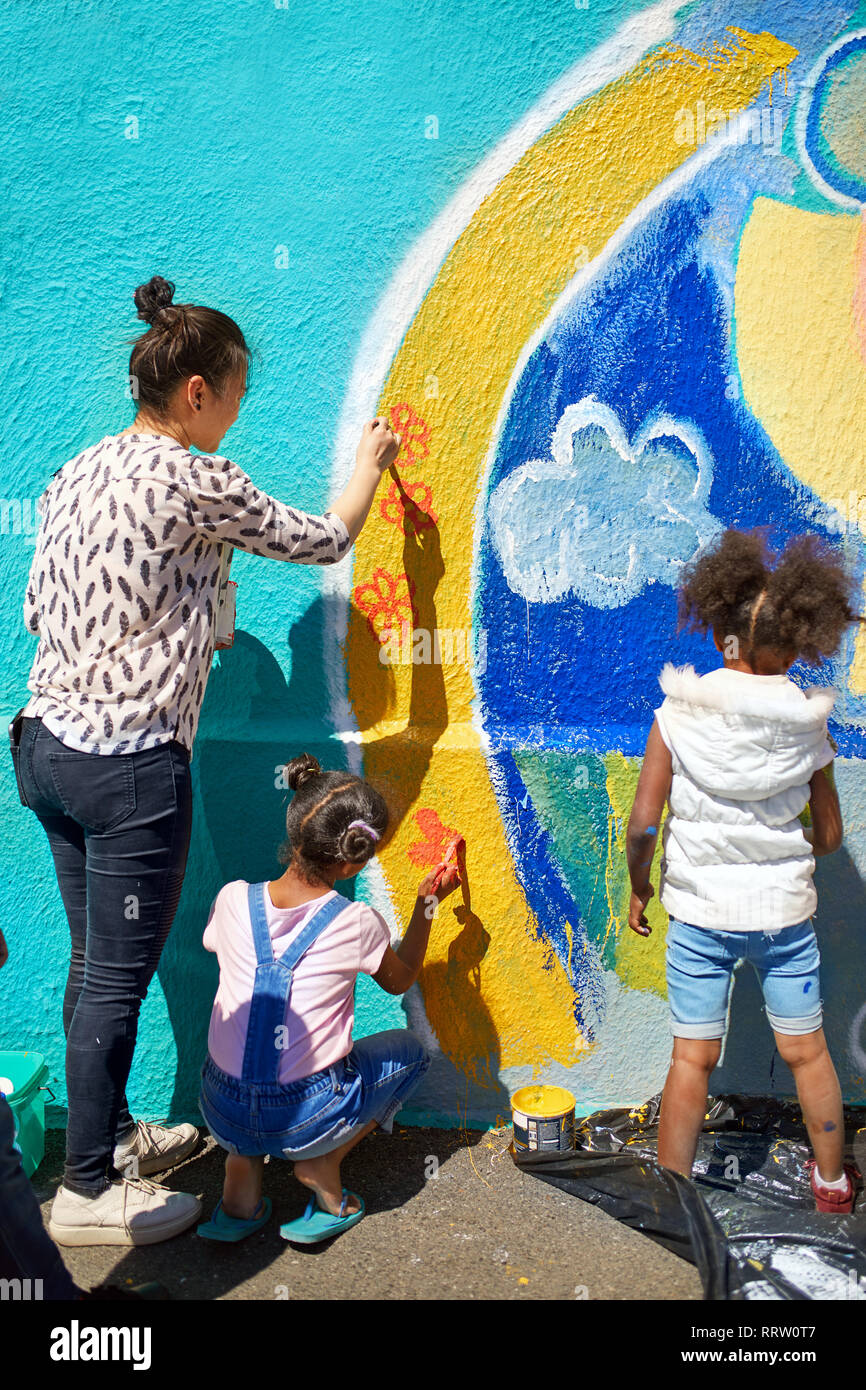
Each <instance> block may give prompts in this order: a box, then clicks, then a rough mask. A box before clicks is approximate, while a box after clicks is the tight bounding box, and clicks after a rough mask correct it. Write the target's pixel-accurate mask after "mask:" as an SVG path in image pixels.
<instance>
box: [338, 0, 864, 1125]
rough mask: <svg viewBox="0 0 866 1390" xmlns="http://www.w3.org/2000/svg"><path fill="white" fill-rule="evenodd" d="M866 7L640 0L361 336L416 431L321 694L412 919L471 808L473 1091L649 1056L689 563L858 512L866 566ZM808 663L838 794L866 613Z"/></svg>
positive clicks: (462, 1071)
mask: <svg viewBox="0 0 866 1390" xmlns="http://www.w3.org/2000/svg"><path fill="white" fill-rule="evenodd" d="M861 18H862V16H861ZM857 23H858V15H857V7H856V6H855V5H853V4H847V5H846V4H822V3H811V4H805V3H781V0H780V3H776V4H761V5H757V4H735V3H724V0H719V2H718V3H715V0H710V3H705V4H703V5H698V6H695V7H691V8H690V9H689V10H688V12H687V14H686V17H685V19H684V20H683V21H682V23H679V24H678V21H677V7H676V6H672V5H668V4H663V5H656V6H653V7H652V8H651V9H648V10H647V11H645V12H644V14H643V15H642V16H639V17H638V19H636V20H634V21H631V22H630V23H628V24H626V25H625V26H624V27H623V29H622V31H621V32H620V34H619V35H618V36H617V38H616V40H615V41H613V42H612V43H608V44H607V45H605V46H604V48H603V49H600V50H598V52H597V53H596V55H595V56H593V57H590V58H589V59H588V60H586V61H584V62H583V63H581V64H580V65H578V67H577V68H576V69H574V70H573V71H572V72H571V73H570V74H568V78H567V80H564V82H563V83H561V84H560V85H559V86H558V88H557V90H556V92H555V93H553V94H551V96H550V100H549V101H548V102H547V104H545V103H542V105H541V107H540V108H539V110H538V111H537V112H536V113H535V115H534V117H530V118H528V119H527V120H525V121H524V122H522V123H521V125H520V127H519V128H517V129H516V130H515V132H514V135H513V138H512V139H510V140H506V142H504V144H503V147H502V148H501V149H499V150H497V151H494V152H493V154H492V155H491V158H490V160H489V161H488V162H487V164H486V165H485V166H484V167H483V168H482V169H481V170H479V171H478V172H477V174H476V175H475V176H474V181H472V182H471V186H470V187H468V188H467V189H466V190H465V191H464V193H463V194H462V195H457V197H456V198H455V200H454V203H453V205H452V206H451V207H450V208H449V209H446V210H445V212H444V214H443V215H442V217H441V218H440V219H439V222H438V223H437V226H436V228H435V229H433V233H432V234H431V237H430V238H429V239H428V241H427V243H425V244H424V245H423V246H421V247H419V248H418V251H417V254H416V256H415V258H414V259H413V260H412V261H411V264H410V265H407V266H406V267H404V269H403V271H402V272H401V274H400V275H398V277H397V279H396V281H395V284H394V286H392V287H391V292H390V300H389V302H390V305H391V310H390V313H391V318H390V321H389V323H388V326H387V331H386V332H384V333H382V334H381V339H382V343H381V344H380V345H379V348H378V355H375V354H372V353H371V354H370V356H369V358H366V357H364V353H363V352H362V359H363V360H361V361H359V364H358V369H357V371H356V376H355V380H354V382H353V385H352V387H351V388H350V399H349V401H348V402H347V406H346V410H345V413H344V415H345V420H344V423H345V433H346V437H347V438H348V437H349V436H350V433H351V430H350V425H353V423H354V421H355V420H356V418H358V417H359V416H362V415H363V413H364V412H365V411H366V413H367V414H372V413H373V412H374V411H379V412H386V411H387V412H389V413H390V416H391V420H392V423H393V425H394V427H395V428H396V429H399V430H400V431H401V433H402V434H403V437H404V446H403V450H402V452H401V455H400V458H399V460H398V464H397V467H396V469H395V470H394V471H393V476H392V479H391V480H390V482H389V480H387V479H386V484H388V485H387V486H385V487H384V488H383V491H382V493H381V497H380V499H379V501H378V502H377V504H376V506H377V509H378V510H377V512H375V513H374V515H373V517H372V518H371V521H370V523H369V524H368V526H367V528H366V529H365V531H364V533H363V534H362V536H361V538H360V539H359V541H358V543H357V545H356V548H355V556H354V570H353V574H352V576H351V605H350V608H349V617H348V625H347V630H346V632H345V641H344V658H345V672H344V673H343V672H342V671H340V672H337V673H336V676H335V677H334V688H333V698H334V713H335V716H336V717H340V715H341V713H344V712H345V710H344V707H343V706H342V705H341V699H343V698H345V697H346V696H347V697H348V701H349V705H350V709H351V718H352V719H353V720H354V722H355V724H356V726H357V728H358V729H359V731H360V740H361V744H360V752H361V757H362V761H363V768H364V771H365V774H366V775H367V776H368V777H370V778H371V780H373V781H374V782H375V783H377V784H378V785H380V786H381V787H382V789H383V790H384V791H385V794H386V795H387V797H388V799H389V802H390V804H391V806H392V808H393V812H394V817H395V821H396V831H395V833H394V836H393V838H392V839H391V840H390V842H389V844H388V845H387V846H386V847H385V849H384V850H383V852H382V854H381V856H380V864H381V870H382V875H383V884H382V891H383V894H384V895H386V896H387V898H388V899H389V900H390V902H391V903H392V904H393V905H394V906H395V908H396V915H397V916H398V917H402V916H404V915H405V909H406V907H407V905H408V904H409V903H410V901H411V899H412V896H413V895H414V892H415V888H416V885H417V882H418V879H419V877H420V875H421V873H422V872H423V870H424V867H425V866H427V865H429V864H430V863H433V862H435V860H436V858H437V856H438V854H439V853H440V852H441V849H442V847H443V846H444V845H446V844H447V843H448V841H449V839H450V838H451V837H452V836H453V835H454V834H455V833H457V832H458V831H460V832H462V833H464V834H465V835H466V837H467V841H468V851H467V867H468V887H467V890H466V891H465V892H464V896H463V902H462V903H461V904H458V905H457V906H456V907H455V908H453V909H452V908H451V907H450V904H449V905H448V907H447V908H446V909H444V910H440V912H439V914H438V916H437V918H436V920H435V922H434V926H433V931H432V935H431V947H430V951H429V954H428V958H427V963H426V965H425V967H424V971H423V973H422V976H421V980H420V982H419V985H418V986H417V987H416V989H415V990H414V991H413V997H412V998H411V999H410V1000H409V1004H408V1008H409V1015H410V1020H411V1021H412V1022H413V1024H414V1025H415V1026H417V1027H418V1028H419V1029H420V1030H421V1031H425V1030H426V1032H427V1034H428V1036H429V1038H430V1039H431V1040H432V1041H433V1042H434V1044H435V1046H436V1047H437V1048H438V1050H439V1051H440V1053H441V1055H442V1056H443V1057H445V1058H447V1059H448V1061H449V1063H450V1064H451V1065H452V1066H453V1068H454V1069H455V1070H456V1073H457V1074H458V1075H459V1076H463V1077H465V1078H466V1082H467V1094H468V1086H469V1083H470V1082H471V1083H472V1084H473V1086H475V1087H480V1088H481V1090H482V1092H483V1091H484V1090H485V1089H486V1090H488V1091H490V1094H491V1097H493V1096H494V1095H497V1094H498V1093H497V1092H496V1087H497V1085H499V1086H500V1088H501V1086H502V1082H503V1080H504V1081H507V1082H508V1088H509V1089H513V1085H512V1083H513V1082H517V1081H519V1080H520V1079H522V1078H523V1077H524V1076H527V1075H529V1074H539V1073H543V1074H544V1075H554V1074H555V1076H556V1078H557V1079H559V1080H561V1081H563V1082H564V1083H565V1084H567V1085H568V1086H569V1087H570V1088H571V1089H572V1090H573V1091H574V1092H575V1094H576V1095H577V1097H578V1102H579V1106H581V1107H584V1108H588V1107H590V1106H591V1105H593V1104H604V1103H611V1102H613V1101H614V1100H617V1101H620V1102H621V1101H627V1102H634V1101H637V1100H639V1099H641V1098H642V1097H643V1096H644V1095H645V1094H649V1093H650V1091H651V1090H653V1089H656V1088H657V1087H658V1086H659V1085H660V1084H661V1081H662V1080H663V1077H664V1073H665V1070H666V1066H667V1060H668V1057H669V1048H670V1040H669V1033H668V1029H667V1010H666V1004H665V987H664V938H665V926H666V915H665V913H664V911H663V909H662V908H661V907H660V905H659V904H658V901H657V900H653V901H651V903H650V905H649V917H650V922H651V924H652V926H653V927H654V932H653V935H652V937H651V938H650V939H649V940H648V941H644V940H641V939H639V938H637V937H636V936H634V935H633V934H632V933H630V932H629V931H628V928H627V904H628V878H627V874H626V869H625V858H624V834H625V823H626V819H627V816H628V813H629V810H630V805H631V798H632V795H633V791H634V786H635V783H636V780H637V775H638V770H639V754H640V753H641V752H642V750H643V746H644V743H645V739H646V735H647V732H648V729H649V725H650V723H651V720H652V711H653V709H654V708H655V707H656V706H657V705H658V704H659V703H660V700H661V695H660V692H659V689H658V685H657V675H658V672H659V671H660V669H661V667H662V665H663V663H664V661H665V660H668V659H675V660H676V661H677V662H683V661H692V662H694V664H695V665H696V666H697V667H698V669H703V670H706V669H709V667H710V666H711V665H713V664H715V662H714V654H713V655H712V656H711V654H710V651H709V650H708V645H707V643H706V642H705V641H704V640H703V639H699V638H697V637H688V636H681V637H677V636H676V593H675V586H676V583H677V576H678V573H679V569H680V566H681V565H682V563H683V562H684V561H686V560H688V559H689V558H690V557H691V556H692V555H693V554H694V552H695V550H696V549H697V547H698V546H700V545H701V544H703V543H704V542H705V541H706V540H707V539H709V538H710V537H712V536H713V535H714V534H715V533H716V532H717V531H718V530H719V529H721V528H723V527H725V526H728V525H739V526H754V525H765V524H766V525H769V526H770V527H771V528H772V530H771V534H772V538H773V539H775V540H782V539H783V538H784V537H785V536H787V535H789V534H791V533H793V532H796V531H801V530H804V529H811V530H818V531H820V532H821V533H823V534H827V535H835V536H839V535H840V534H842V535H844V538H845V544H846V547H847V552H848V554H849V557H850V560H851V563H852V564H853V565H855V567H856V569H857V572H858V574H861V575H862V573H863V570H864V550H863V544H862V532H863V530H864V528H866V507H864V508H863V509H861V507H860V505H859V501H858V494H857V489H858V487H859V478H860V474H861V473H862V463H863V443H862V441H863V438H864V426H866V232H864V228H866V221H864V218H863V215H862V209H863V205H864V201H866V145H864V142H863V138H862V135H863V122H864V115H866V27H861V28H858V27H857ZM533 119H534V122H535V124H534V125H533ZM401 315H402V317H401ZM383 344H384V346H383ZM386 351H387V356H386ZM864 499H866V495H864ZM340 582H341V577H340V576H337V577H335V579H334V584H335V585H337V586H338V585H339V584H340ZM343 582H345V580H343ZM332 674H333V673H332ZM341 675H343V677H344V680H345V690H344V691H343V690H342V689H341V688H340V680H339V677H340V676H341ZM797 678H798V679H802V680H803V681H804V682H810V681H814V682H818V683H832V684H834V685H836V686H838V688H839V689H840V691H841V695H840V699H839V703H838V706H837V718H838V727H835V726H834V732H835V734H836V737H837V740H838V742H839V750H840V779H841V783H842V785H843V788H844V789H846V796H847V797H848V800H849V802H850V804H851V806H854V805H855V804H857V797H859V796H861V795H862V786H861V778H860V768H861V767H862V764H861V762H860V759H861V758H862V757H863V754H864V749H866V742H864V737H863V733H864V722H866V638H861V639H860V645H859V646H858V647H857V649H856V650H855V649H854V646H853V642H852V645H851V647H850V648H846V650H845V651H844V652H843V654H842V655H841V656H840V658H839V659H838V660H837V661H836V662H834V663H831V664H829V665H827V666H825V667H822V668H820V669H810V668H805V667H799V668H798V677H797ZM864 828H866V827H864ZM860 838H862V837H859V836H858V837H857V844H859V840H860ZM848 852H849V854H850V855H852V856H854V859H855V860H856V855H857V845H855V846H854V848H850V847H849V851H848ZM855 867H856V868H857V873H856V874H855V878H856V879H857V883H858V891H859V892H860V899H861V900H862V896H863V895H862V889H861V888H860V869H859V865H855ZM656 882H657V877H656ZM822 891H824V890H822ZM850 906H851V904H850V903H849V907H850ZM850 949H851V950H853V949H854V948H853V945H852V946H851V948H850ZM857 950H858V951H859V946H858V947H857ZM830 968H831V972H832V967H830ZM842 968H843V967H841V966H840V967H839V969H840V970H841V969H842ZM859 1002H860V1001H859V1000H858V1004H859ZM850 1012H851V1013H852V1014H853V1013H854V1012H855V1010H854V1008H853V1007H852V1009H851V1010H850ZM858 1016H859V1015H858ZM758 1026H760V1020H759V1022H758ZM849 1041H850V1040H849ZM850 1046H851V1049H853V1051H852V1056H853V1058H854V1062H853V1064H852V1065H851V1066H849V1068H848V1071H847V1073H846V1078H847V1080H846V1084H847V1087H848V1091H849V1094H852V1095H853V1094H854V1092H857V1091H858V1084H859V1090H860V1091H862V1090H863V1085H862V1083H863V1078H862V1076H860V1077H859V1078H858V1075H857V1073H858V1071H859V1070H860V1069H861V1063H860V1061H859V1060H858V1059H861V1058H863V1057H864V1053H863V1049H862V1047H860V1045H859V1042H858V1041H857V1040H856V1039H854V1040H853V1041H852V1042H851V1044H850ZM843 1070H844V1068H843ZM854 1098H858V1099H864V1098H866V1093H864V1094H862V1095H861V1094H857V1095H855V1096H854ZM491 1107H492V1109H495V1108H496V1106H495V1104H494V1102H493V1100H492V1099H491ZM482 1108H483V1105H482ZM499 1108H500V1109H502V1102H501V1100H500V1101H499ZM492 1109H491V1115H492Z"/></svg>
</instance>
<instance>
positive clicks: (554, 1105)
mask: <svg viewBox="0 0 866 1390" xmlns="http://www.w3.org/2000/svg"><path fill="white" fill-rule="evenodd" d="M575 1104H576V1102H575V1099H574V1096H573V1095H572V1094H571V1091H567V1090H566V1089H565V1087H564V1086H523V1087H521V1089H520V1090H519V1091H515V1092H514V1095H513V1096H512V1097H511V1108H512V1111H514V1110H517V1111H521V1112H522V1113H523V1114H524V1115H537V1116H540V1117H541V1118H542V1119H555V1118H556V1117H557V1116H559V1115H568V1114H569V1113H570V1112H571V1111H572V1110H574V1107H575Z"/></svg>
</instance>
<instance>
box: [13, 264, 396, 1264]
mask: <svg viewBox="0 0 866 1390" xmlns="http://www.w3.org/2000/svg"><path fill="white" fill-rule="evenodd" d="M173 293H174V286H173V285H171V284H170V283H169V282H167V281H165V280H162V279H160V278H159V277H158V276H155V277H154V278H153V279H152V280H151V281H150V282H149V283H148V284H147V285H142V286H141V287H140V288H139V289H137V290H136V292H135V303H136V306H137V308H138V312H139V318H142V319H144V320H145V321H146V322H147V323H148V324H149V325H150V327H149V328H148V330H147V332H146V333H144V334H143V335H142V336H141V337H140V338H139V339H138V340H137V342H136V344H135V347H134V348H133V352H132V356H131V359H130V364H129V369H130V376H131V377H132V378H133V379H134V380H136V381H137V385H138V391H137V399H138V403H139V410H138V414H137V416H136V418H135V421H134V423H133V424H132V425H131V426H130V427H129V428H128V429H125V430H122V431H121V432H120V433H119V434H111V435H107V436H106V437H105V438H104V439H101V440H100V441H99V443H98V444H94V445H92V446H91V447H90V448H88V449H85V450H84V452H83V453H81V454H79V455H78V456H77V457H76V458H73V459H71V460H70V461H69V462H68V463H66V464H65V465H64V467H62V468H61V469H60V470H59V471H58V472H57V473H56V474H55V476H54V479H53V480H52V482H51V484H50V485H49V487H48V488H47V489H46V491H45V493H44V495H43V497H42V499H41V509H42V521H41V527H40V532H39V536H38V539H37V544H36V553H35V556H34V560H33V567H32V570H31V573H30V579H29V582H28V585H27V596H26V601H25V606H24V616H25V622H26V624H27V627H28V628H29V630H30V631H31V632H34V633H36V634H37V635H38V637H39V645H38V647H37V649H36V656H35V659H34V662H33V667H32V670H31V673H30V678H29V680H28V682H27V686H28V689H29V690H30V691H31V698H30V700H29V701H28V702H27V704H26V705H25V706H24V707H23V709H22V710H21V711H19V714H18V715H16V717H15V718H14V719H13V721H12V724H11V726H10V736H11V739H12V747H13V760H14V762H15V765H16V772H17V777H18V787H19V794H20V796H21V800H22V801H23V802H24V804H25V805H26V806H28V807H29V808H30V809H31V810H32V811H33V812H34V814H35V815H36V816H37V817H38V819H39V820H40V822H41V823H42V826H43V827H44V829H45V833H46V834H47V836H48V841H49V844H50V847H51V853H52V855H53V858H54V864H55V868H56V872H57V880H58V884H59V887H60V895H61V897H62V899H63V906H64V909H65V911H66V916H67V918H68V920H69V929H70V933H71V942H72V950H71V958H70V965H69V975H68V979H67V984H66V993H65V997H64V1003H63V1023H64V1029H65V1031H66V1043H67V1050H66V1087H67V1094H68V1106H69V1116H68V1128H67V1140H66V1143H67V1149H66V1167H65V1172H64V1178H63V1183H62V1186H61V1187H60V1188H59V1190H58V1193H57V1196H56V1198H55V1201H54V1205H53V1209H52V1215H51V1223H50V1230H51V1234H52V1235H53V1236H54V1238H55V1240H57V1241H58V1242H60V1243H61V1244H66V1245H90V1244H98V1245H103V1244H110V1245H127V1244H148V1243H151V1242H155V1241H159V1240H163V1239H166V1238H167V1237H169V1236H172V1235H175V1234H177V1232H179V1231H182V1230H184V1229H185V1228H186V1227H187V1226H189V1225H191V1224H192V1223H193V1222H194V1221H195V1220H196V1219H197V1217H198V1215H199V1202H198V1200H197V1198H196V1197H194V1196H192V1195H190V1194H188V1193H183V1192H172V1191H169V1190H168V1189H167V1188H164V1187H160V1186H158V1185H155V1184H153V1183H151V1182H148V1181H143V1180H142V1177H141V1175H145V1174H152V1173H156V1172H159V1171H161V1170H163V1169H165V1168H169V1167H171V1166H172V1165H173V1164H175V1163H177V1162H179V1161H180V1159H182V1158H183V1157H185V1156H186V1154H187V1153H189V1152H190V1151H191V1149H192V1148H193V1146H194V1145H195V1142H196V1138H197V1132H196V1130H195V1129H194V1128H193V1126H192V1125H180V1126H178V1127H176V1128H173V1129H167V1128H163V1127H161V1126H158V1125H153V1124H147V1123H143V1122H139V1123H138V1124H136V1123H135V1121H134V1120H133V1118H132V1116H131V1115H130V1113H129V1109H128V1107H127V1103H126V1097H125V1087H126V1082H127V1078H128V1075H129V1070H130V1066H131V1063H132V1055H133V1050H134V1048H135V1039H136V1030H137V1025H138V1014H139V1009H140V1006H141V1001H142V999H143V998H144V997H145V994H146V992H147V987H148V984H149V983H150V980H151V978H152V977H153V974H154V972H155V970H156V968H157V965H158V963H159V958H160V953H161V951H162V948H163V946H164V944H165V940H166V937H167V936H168V932H169V928H170V927H171V924H172V921H173V918H174V915H175V911H176V909H177V904H178V899H179V897H180V891H181V886H182V884H183V877H184V870H185V867H186V859H187V851H188V848H189V842H190V827H191V815H192V796H191V784H190V768H189V764H190V757H191V754H192V746H193V741H194V739H195V734H196V727H197V725H198V719H199V712H200V710H201V705H202V700H203V698H204V693H205V687H206V685H207V680H208V675H209V672H210V667H211V659H212V655H213V651H214V636H215V625H216V616H217V596H218V584H219V577H220V566H221V560H222V557H223V554H224V548H225V547H226V546H228V547H231V546H237V547H239V548H240V549H242V550H247V551H250V552H252V554H254V555H262V556H265V557H268V558H270V559H274V560H290V561H294V562H295V563H297V564H307V565H332V564H335V563H336V562H337V561H338V560H341V559H343V558H344V556H346V555H347V554H348V553H349V549H350V547H351V545H352V544H353V542H354V540H355V539H356V537H357V536H358V534H359V532H360V530H361V527H362V526H363V524H364V522H365V520H366V518H367V514H368V512H369V510H370V506H371V503H372V501H373V497H374V495H375V492H376V487H377V485H378V482H379V479H380V477H381V475H382V473H383V472H384V471H385V469H386V468H387V467H388V465H389V464H390V463H391V462H392V461H393V459H394V458H395V457H396V454H397V451H398V449H399V446H400V436H399V435H394V434H392V432H391V431H390V429H389V428H388V425H387V422H386V421H385V420H383V419H376V420H373V421H371V422H369V423H368V424H366V425H365V426H364V430H363V434H362V437H361V442H360V444H359V446H358V450H357V455H356V466H355V471H354V473H353V474H352V477H351V479H350V481H349V483H348V485H347V487H346V488H345V490H344V491H343V492H342V493H341V494H340V496H339V497H338V498H337V500H336V502H334V503H333V505H332V506H331V507H330V509H329V510H328V511H327V512H325V514H324V515H323V516H309V515H307V514H306V513H304V512H299V511H296V510H295V509H294V508H292V507H289V506H286V505H285V504H284V503H282V502H278V501H276V499H275V498H273V497H269V496H267V495H266V494H265V493H263V492H261V491H260V490H259V489H258V488H256V487H255V486H254V484H253V483H252V481H251V480H250V478H249V477H247V475H246V473H244V471H243V470H242V469H241V468H239V467H238V465H237V464H235V463H232V462H231V461H230V460H229V459H227V458H225V457H224V456H222V455H220V454H217V453H216V450H217V449H218V448H219V444H220V441H221V439H222V437H223V435H224V434H225V433H226V431H227V430H228V429H229V427H230V426H231V425H232V424H233V423H234V421H235V420H236V419H237V415H238V409H239V406H240V402H241V398H242V396H243V394H244V390H245V385H246V373H247V366H248V361H249V351H248V348H247V344H246V343H245V341H244V337H243V334H242V333H241V331H240V329H239V328H238V326H237V324H235V323H234V322H233V321H232V320H231V319H230V318H228V317H227V316H226V315H225V314H221V313H219V312H217V311H216V310H214V309H206V308H202V307H200V306H198V305H194V304H173V303H172V295H173ZM193 447H194V448H196V449H198V450H200V451H201V453H199V454H193V453H191V452H190V450H191V449H192V448H193ZM118 1170H119V1171H120V1172H121V1173H123V1174H124V1176H121V1177H118Z"/></svg>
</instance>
